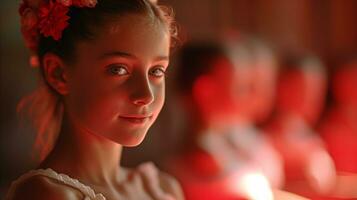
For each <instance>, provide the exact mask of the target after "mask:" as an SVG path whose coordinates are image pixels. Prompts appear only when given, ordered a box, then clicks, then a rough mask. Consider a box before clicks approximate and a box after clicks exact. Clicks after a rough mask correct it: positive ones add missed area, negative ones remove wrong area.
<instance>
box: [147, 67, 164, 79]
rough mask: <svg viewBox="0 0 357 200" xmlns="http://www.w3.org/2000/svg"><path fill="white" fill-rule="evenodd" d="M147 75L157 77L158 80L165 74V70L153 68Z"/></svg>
mask: <svg viewBox="0 0 357 200" xmlns="http://www.w3.org/2000/svg"><path fill="white" fill-rule="evenodd" d="M149 73H150V75H152V76H155V77H158V78H159V77H163V76H165V74H166V72H165V69H164V68H163V67H155V68H153V69H151V70H150V72H149Z"/></svg>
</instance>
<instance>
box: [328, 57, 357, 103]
mask: <svg viewBox="0 0 357 200" xmlns="http://www.w3.org/2000/svg"><path fill="white" fill-rule="evenodd" d="M332 79H333V80H332V82H333V83H332V84H333V85H332V90H333V95H334V98H335V100H336V101H337V103H339V104H342V105H348V106H353V107H354V108H357V54H356V55H355V56H354V57H353V58H349V59H347V60H344V61H342V62H341V64H339V66H337V70H336V71H335V73H334V74H333V77H332Z"/></svg>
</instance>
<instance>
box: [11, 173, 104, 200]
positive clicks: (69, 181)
mask: <svg viewBox="0 0 357 200" xmlns="http://www.w3.org/2000/svg"><path fill="white" fill-rule="evenodd" d="M37 175H42V176H46V177H48V178H51V179H55V180H57V181H59V182H60V183H62V184H64V185H68V186H71V187H73V188H75V189H78V190H79V191H80V192H81V193H82V194H83V195H84V200H105V199H106V198H105V197H104V196H103V194H100V193H98V194H96V193H95V192H94V190H93V189H92V188H91V187H89V186H87V185H85V184H83V183H81V182H79V181H78V180H77V179H73V178H71V177H69V176H68V175H66V174H60V173H57V172H55V171H54V170H52V169H50V168H48V169H36V170H31V171H29V172H27V173H25V174H23V175H22V176H20V177H19V178H18V179H16V180H15V181H14V182H12V184H11V186H10V189H9V191H8V194H7V196H6V198H5V199H11V198H12V197H13V195H14V192H15V189H16V187H17V186H18V185H19V184H20V183H21V182H23V181H25V180H26V179H28V178H30V177H33V176H37Z"/></svg>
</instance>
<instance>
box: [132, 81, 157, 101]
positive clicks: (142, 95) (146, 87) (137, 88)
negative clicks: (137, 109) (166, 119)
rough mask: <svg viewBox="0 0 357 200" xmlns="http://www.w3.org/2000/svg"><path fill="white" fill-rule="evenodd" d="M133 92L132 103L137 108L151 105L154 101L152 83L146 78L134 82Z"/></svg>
mask: <svg viewBox="0 0 357 200" xmlns="http://www.w3.org/2000/svg"><path fill="white" fill-rule="evenodd" d="M132 84H133V87H132V88H133V90H132V93H131V95H130V101H131V102H132V103H133V104H134V105H136V106H144V105H149V104H151V103H152V102H153V101H154V95H153V92H152V89H151V87H150V81H149V80H148V78H147V77H146V76H143V77H138V78H137V79H135V80H134V81H133V83H132Z"/></svg>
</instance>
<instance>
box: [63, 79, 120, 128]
mask: <svg viewBox="0 0 357 200" xmlns="http://www.w3.org/2000/svg"><path fill="white" fill-rule="evenodd" d="M82 80H83V79H82ZM82 80H81V81H79V82H78V83H75V84H73V87H72V88H71V92H70V94H69V96H68V107H69V109H70V112H71V113H72V116H74V117H75V118H76V120H77V121H80V122H81V124H83V125H85V126H88V127H92V128H94V129H98V128H99V127H98V126H99V125H100V124H105V123H104V122H103V121H111V120H114V119H115V117H116V115H117V113H118V111H119V110H120V108H123V107H125V105H124V104H125V103H126V102H127V101H125V95H126V93H125V92H124V91H125V90H124V89H122V88H115V87H114V85H112V84H109V81H106V82H105V81H100V80H96V81H82ZM84 80H85V78H84ZM94 80H95V79H94Z"/></svg>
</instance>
